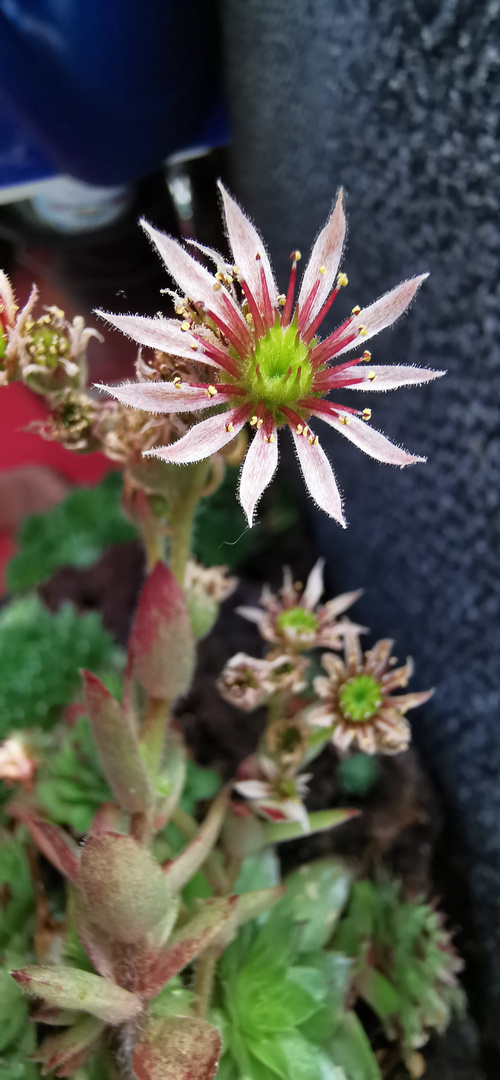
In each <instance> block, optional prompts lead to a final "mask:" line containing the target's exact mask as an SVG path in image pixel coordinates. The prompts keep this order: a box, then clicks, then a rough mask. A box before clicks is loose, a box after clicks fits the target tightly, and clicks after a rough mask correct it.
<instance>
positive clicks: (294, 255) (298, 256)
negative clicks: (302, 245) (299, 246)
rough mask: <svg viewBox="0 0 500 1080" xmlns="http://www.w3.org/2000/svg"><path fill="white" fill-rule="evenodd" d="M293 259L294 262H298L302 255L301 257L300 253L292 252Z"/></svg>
mask: <svg viewBox="0 0 500 1080" xmlns="http://www.w3.org/2000/svg"><path fill="white" fill-rule="evenodd" d="M293 257H294V259H295V262H299V261H300V259H301V258H302V255H301V253H300V251H294V254H293Z"/></svg>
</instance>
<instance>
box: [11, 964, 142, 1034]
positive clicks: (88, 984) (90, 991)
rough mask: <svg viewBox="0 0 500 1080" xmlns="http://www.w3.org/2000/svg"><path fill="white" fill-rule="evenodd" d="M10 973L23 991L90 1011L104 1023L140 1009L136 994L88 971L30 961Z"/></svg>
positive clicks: (120, 1019)
mask: <svg viewBox="0 0 500 1080" xmlns="http://www.w3.org/2000/svg"><path fill="white" fill-rule="evenodd" d="M11 975H12V977H13V979H15V980H16V982H17V983H19V986H22V988H23V990H25V991H26V993H28V994H32V995H33V996H35V997H41V998H43V1000H44V1001H47V1002H48V1003H49V1005H55V1006H56V1007H58V1008H65V1009H77V1010H79V1011H80V1012H85V1013H90V1014H91V1015H92V1016H97V1017H98V1019H100V1020H105V1021H106V1023H108V1024H122V1023H124V1021H125V1020H132V1019H133V1017H134V1016H138V1015H139V1013H140V1012H141V1011H142V1007H143V1006H142V1002H141V1000H140V998H138V997H137V995H136V994H131V993H130V992H129V991H128V990H124V989H123V988H122V987H121V986H117V985H116V983H112V982H110V981H109V980H108V979H103V978H101V976H100V975H92V974H91V973H90V972H89V971H78V970H77V968H70V967H55V966H54V967H38V966H37V965H35V964H33V965H31V966H29V967H26V968H21V969H20V970H19V969H18V970H16V971H12V972H11Z"/></svg>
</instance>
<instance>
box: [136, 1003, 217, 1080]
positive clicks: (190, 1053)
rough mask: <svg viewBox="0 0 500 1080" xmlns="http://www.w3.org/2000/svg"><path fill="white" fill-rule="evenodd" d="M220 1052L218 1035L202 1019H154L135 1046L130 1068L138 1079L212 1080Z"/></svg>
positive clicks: (185, 1017)
mask: <svg viewBox="0 0 500 1080" xmlns="http://www.w3.org/2000/svg"><path fill="white" fill-rule="evenodd" d="M220 1050H221V1039H220V1035H219V1032H218V1031H217V1029H216V1028H214V1027H212V1026H211V1025H210V1024H207V1022H206V1021H205V1020H199V1019H198V1018H197V1017H187V1016H178V1017H175V1018H174V1019H171V1020H155V1019H153V1020H151V1021H150V1023H149V1025H148V1027H147V1029H146V1032H145V1034H144V1036H143V1038H142V1039H141V1041H140V1042H139V1043H137V1045H136V1047H135V1051H134V1057H133V1069H134V1073H135V1075H136V1076H137V1077H138V1080H212V1077H213V1076H215V1074H216V1072H217V1065H218V1062H219V1057H220Z"/></svg>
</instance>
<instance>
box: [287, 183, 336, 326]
mask: <svg viewBox="0 0 500 1080" xmlns="http://www.w3.org/2000/svg"><path fill="white" fill-rule="evenodd" d="M342 196H343V191H342V188H341V189H340V191H339V193H338V195H337V202H336V203H335V207H334V210H333V213H332V214H331V216H330V218H329V220H328V221H327V223H326V225H325V227H324V229H322V231H321V232H320V234H319V236H318V239H317V240H316V243H315V244H314V247H313V249H312V252H311V255H310V257H309V262H308V264H307V266H306V268H305V271H304V276H303V278H302V284H301V286H300V292H299V299H298V304H299V312H300V309H301V308H303V307H304V306H305V304H306V302H307V297H308V296H309V293H310V292H311V289H312V288H314V286H315V285H316V284H317V283H319V288H318V290H317V292H316V295H315V297H314V300H313V302H312V305H311V307H310V308H309V310H308V313H307V319H306V321H305V325H303V324H302V323H301V321H300V314H299V328H300V330H307V327H308V326H310V324H311V323H312V321H313V319H314V318H315V317H316V315H317V314H318V312H319V310H320V308H321V307H322V306H323V304H324V302H325V300H326V299H327V297H328V295H329V293H330V292H331V289H332V287H333V285H334V282H335V277H336V274H337V270H338V268H339V263H340V257H341V255H342V248H343V245H344V237H345V227H346V221H345V215H344V209H343V206H342ZM320 267H321V268H322V269H323V268H324V270H325V273H324V274H322V273H320Z"/></svg>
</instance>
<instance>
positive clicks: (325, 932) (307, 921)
mask: <svg viewBox="0 0 500 1080" xmlns="http://www.w3.org/2000/svg"><path fill="white" fill-rule="evenodd" d="M351 881H352V873H351V871H350V870H349V868H348V867H347V866H346V864H345V863H342V862H341V861H340V860H335V859H320V860H318V861H317V862H313V863H306V864H305V865H304V866H301V867H300V868H299V869H298V870H296V871H294V873H293V874H290V875H289V876H288V878H287V879H286V882H285V884H286V887H287V891H286V896H285V897H284V899H283V900H282V901H281V903H280V905H279V908H276V909H275V910H274V912H273V914H272V916H271V919H272V921H273V922H275V923H276V922H278V921H280V922H281V921H282V920H283V919H287V920H290V921H292V922H293V923H294V924H296V925H297V938H296V948H297V952H299V953H302V952H313V951H314V950H315V949H319V948H321V946H322V945H325V944H326V942H327V941H328V940H329V938H330V937H331V935H332V932H333V929H334V927H335V924H336V923H337V921H338V919H339V916H340V913H341V911H342V909H343V907H344V905H345V903H346V901H347V898H348V895H349V889H350V886H351Z"/></svg>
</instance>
